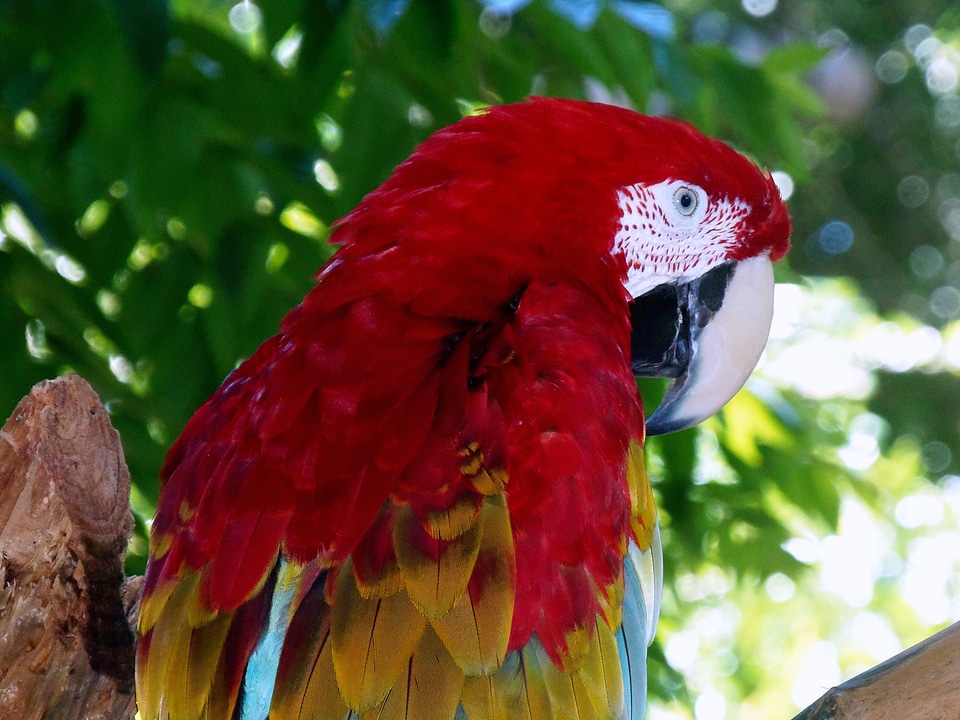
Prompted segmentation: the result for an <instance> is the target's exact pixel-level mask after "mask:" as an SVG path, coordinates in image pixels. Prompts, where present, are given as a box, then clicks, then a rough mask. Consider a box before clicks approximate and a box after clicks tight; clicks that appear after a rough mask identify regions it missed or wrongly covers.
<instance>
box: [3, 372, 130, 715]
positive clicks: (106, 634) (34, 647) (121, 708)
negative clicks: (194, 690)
mask: <svg viewBox="0 0 960 720" xmlns="http://www.w3.org/2000/svg"><path fill="white" fill-rule="evenodd" d="M129 498H130V475H129V472H128V471H127V466H126V463H125V462H124V459H123V450H122V449H121V447H120V438H119V435H118V434H117V431H116V430H114V429H113V427H112V426H111V425H110V421H109V419H108V417H107V412H106V410H105V409H104V407H103V405H102V404H101V403H100V400H99V398H98V397H97V395H96V393H94V391H93V389H92V388H91V387H90V386H89V385H88V384H87V383H86V381H84V380H82V379H81V378H79V377H77V376H73V375H71V376H66V377H63V378H58V379H57V380H51V381H46V382H41V383H39V384H38V385H36V386H35V387H34V388H33V390H32V391H31V392H30V394H29V395H28V396H27V397H25V398H24V399H23V400H22V401H21V402H20V404H19V405H17V407H16V409H15V410H14V411H13V415H11V416H10V419H9V420H8V421H7V423H6V424H5V425H4V426H3V429H2V430H0V718H17V719H18V720H33V719H34V718H36V719H37V720H39V719H40V718H55V719H56V720H74V718H77V719H80V718H89V719H91V720H93V719H94V718H96V719H98V720H121V719H126V718H132V717H133V715H134V713H135V712H136V706H135V702H134V696H133V672H134V634H133V631H132V628H131V618H132V617H133V616H134V614H135V606H136V604H137V602H138V600H139V580H140V579H139V578H134V579H130V580H125V579H124V574H123V557H124V553H125V551H126V547H127V542H128V540H129V538H130V533H131V531H132V529H133V517H132V516H131V514H130V509H129Z"/></svg>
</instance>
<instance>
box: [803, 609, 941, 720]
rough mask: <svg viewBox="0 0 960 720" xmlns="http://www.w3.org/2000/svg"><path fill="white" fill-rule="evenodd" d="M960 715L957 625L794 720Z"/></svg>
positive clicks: (914, 719)
mask: <svg viewBox="0 0 960 720" xmlns="http://www.w3.org/2000/svg"><path fill="white" fill-rule="evenodd" d="M956 717H960V623H955V624H953V625H951V626H950V627H948V628H946V629H945V630H941V631H940V632H938V633H937V634H936V635H934V636H932V637H929V638H927V639H926V640H924V641H922V642H919V643H917V644H916V645H914V646H913V647H911V648H907V649H906V650H904V651H903V652H902V653H900V654H899V655H895V656H894V657H892V658H890V659H889V660H887V661H885V662H882V663H880V664H879V665H877V666H876V667H872V668H870V669H869V670H867V671H865V672H862V673H860V674H859V675H857V676H856V677H853V678H850V679H849V680H847V681H846V682H845V683H842V684H841V685H837V686H836V687H835V688H831V689H830V690H829V691H827V693H826V694H825V695H823V697H821V698H820V699H819V700H817V701H816V702H815V703H813V704H812V705H811V706H810V707H808V708H807V709H806V710H804V711H803V712H801V713H800V714H799V715H797V716H796V717H795V718H794V720H904V719H905V718H910V720H947V719H948V718H956Z"/></svg>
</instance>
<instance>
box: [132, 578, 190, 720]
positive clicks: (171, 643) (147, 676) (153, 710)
mask: <svg viewBox="0 0 960 720" xmlns="http://www.w3.org/2000/svg"><path fill="white" fill-rule="evenodd" d="M198 580H199V576H197V575H196V574H194V573H191V574H189V575H187V577H185V578H184V579H183V580H182V581H181V582H179V583H176V584H174V586H173V587H172V588H170V589H169V590H168V589H167V588H166V586H164V587H163V588H162V589H163V590H164V594H165V595H167V598H166V601H165V602H164V603H163V605H162V606H157V607H159V608H160V609H159V612H157V611H156V610H154V612H157V616H156V617H155V618H152V619H153V620H154V623H153V624H152V625H151V627H152V631H151V635H150V641H149V642H150V646H149V651H148V653H147V657H146V660H145V661H144V662H142V663H141V667H140V668H138V672H137V702H138V703H139V705H140V712H141V713H142V715H143V717H145V718H155V717H158V716H159V713H160V702H161V699H162V698H163V696H164V689H165V685H166V681H167V675H168V672H169V669H170V667H171V664H172V661H173V659H174V657H175V656H176V655H177V654H178V651H179V652H180V653H182V650H180V648H179V645H180V643H182V642H183V639H184V638H186V641H187V642H188V643H189V637H190V632H189V628H188V627H187V623H186V619H187V606H188V605H189V604H190V603H191V602H193V598H192V597H191V595H192V593H193V592H194V591H195V590H196V587H197V581H198ZM183 681H184V680H183V679H180V682H183Z"/></svg>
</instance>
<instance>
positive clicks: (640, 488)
mask: <svg viewBox="0 0 960 720" xmlns="http://www.w3.org/2000/svg"><path fill="white" fill-rule="evenodd" d="M627 487H628V489H629V491H630V505H631V507H632V508H633V518H632V525H633V532H634V534H635V535H636V537H637V544H638V545H639V547H640V549H641V550H646V549H647V548H649V547H650V545H651V544H652V543H653V533H654V528H655V527H656V524H657V508H656V505H655V504H654V502H653V489H652V488H651V487H650V478H648V477H647V466H646V463H645V461H644V458H643V446H641V445H640V443H637V442H634V441H631V442H630V449H629V450H628V451H627Z"/></svg>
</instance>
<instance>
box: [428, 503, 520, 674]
mask: <svg viewBox="0 0 960 720" xmlns="http://www.w3.org/2000/svg"><path fill="white" fill-rule="evenodd" d="M480 512H481V515H483V516H484V517H483V519H482V520H480V521H479V522H482V523H483V539H482V540H481V541H480V549H479V552H478V554H477V560H476V563H475V568H476V571H475V573H474V576H473V578H472V579H471V581H470V583H469V585H468V586H467V591H466V592H465V593H463V595H462V596H461V597H460V600H459V601H458V602H457V604H456V605H454V606H453V608H452V609H451V610H450V612H448V613H447V614H446V615H444V616H442V617H439V618H436V619H433V620H430V624H431V625H432V626H433V629H434V630H436V632H437V635H438V636H439V637H440V639H441V640H442V641H443V644H444V646H445V647H446V648H447V650H448V651H449V652H450V655H451V656H452V657H453V659H454V661H456V663H457V665H459V666H460V668H461V669H462V670H463V671H464V673H466V674H467V675H488V674H490V673H493V672H496V671H497V669H498V668H499V667H500V666H501V665H502V664H503V660H504V657H505V656H506V654H507V643H508V641H509V639H510V628H511V625H512V622H513V599H514V588H515V586H516V561H515V558H514V545H513V534H512V532H511V529H510V512H509V510H508V509H507V505H506V501H505V499H504V498H503V496H502V495H493V496H490V497H488V498H487V499H486V501H485V502H484V505H483V509H482V510H481V511H480Z"/></svg>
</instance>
